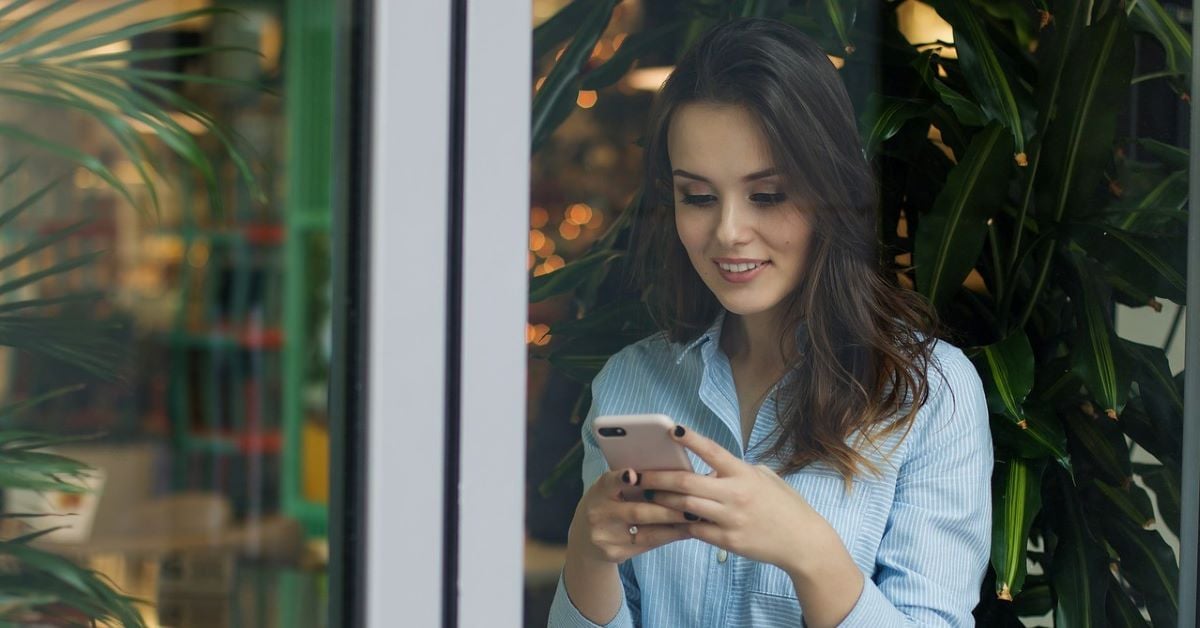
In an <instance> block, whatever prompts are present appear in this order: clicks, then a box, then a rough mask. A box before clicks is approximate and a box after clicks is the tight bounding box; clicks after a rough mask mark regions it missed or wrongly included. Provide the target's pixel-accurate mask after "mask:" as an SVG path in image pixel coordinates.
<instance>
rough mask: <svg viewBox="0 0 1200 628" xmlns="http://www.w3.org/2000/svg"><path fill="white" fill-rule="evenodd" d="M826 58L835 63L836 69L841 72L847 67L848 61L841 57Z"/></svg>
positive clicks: (831, 56) (830, 56)
mask: <svg viewBox="0 0 1200 628" xmlns="http://www.w3.org/2000/svg"><path fill="white" fill-rule="evenodd" d="M825 56H827V57H829V60H830V61H831V62H832V63H833V67H834V69H837V70H840V69H842V67H844V66H845V65H846V60H845V59H843V58H841V57H836V56H834V55H825Z"/></svg>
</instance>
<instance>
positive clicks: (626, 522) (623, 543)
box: [567, 469, 690, 563]
mask: <svg viewBox="0 0 1200 628" xmlns="http://www.w3.org/2000/svg"><path fill="white" fill-rule="evenodd" d="M637 480H638V474H637V472H636V471H634V470H633V469H618V470H615V471H609V472H607V473H605V474H603V475H601V476H600V477H599V478H597V479H596V482H595V483H593V484H592V486H591V488H589V489H588V490H587V492H586V493H584V494H583V497H582V498H581V499H580V500H579V505H578V506H577V507H576V508H575V516H574V518H573V519H572V520H571V528H570V531H569V532H568V537H567V551H568V553H575V554H576V556H577V557H579V558H586V559H588V560H589V562H591V561H595V562H606V563H620V562H623V561H625V560H627V559H629V558H630V557H633V556H637V555H638V554H641V553H643V552H646V551H649V550H652V549H654V548H656V547H659V546H662V545H666V544H667V543H671V542H674V541H678V540H681V539H686V538H690V535H689V534H688V532H687V530H686V527H685V526H683V525H680V524H686V523H689V522H688V520H687V519H685V518H684V516H683V514H682V513H680V512H679V511H677V510H672V509H670V508H667V507H665V506H660V505H658V504H655V503H652V502H646V501H642V502H636V501H626V500H625V499H624V498H623V497H622V495H621V489H622V488H628V487H631V486H634V485H636V484H637ZM633 525H636V526H637V528H638V532H637V535H636V539H635V538H634V535H631V534H630V533H629V527H630V526H633Z"/></svg>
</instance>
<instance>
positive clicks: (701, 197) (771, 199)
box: [683, 192, 787, 207]
mask: <svg viewBox="0 0 1200 628" xmlns="http://www.w3.org/2000/svg"><path fill="white" fill-rule="evenodd" d="M756 196H758V197H763V196H765V197H767V200H754V197H756ZM715 198H716V197H715V196H713V195H711V194H684V195H683V204H684V205H695V206H696V207H703V206H705V205H709V204H711V203H712V201H713V199H715ZM750 200H751V201H754V204H755V205H758V206H760V207H771V206H773V205H778V204H780V203H782V202H783V201H785V200H787V194H784V193H783V192H778V193H776V194H751V195H750Z"/></svg>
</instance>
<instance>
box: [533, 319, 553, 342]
mask: <svg viewBox="0 0 1200 628" xmlns="http://www.w3.org/2000/svg"><path fill="white" fill-rule="evenodd" d="M533 337H534V341H533V342H534V344H536V345H537V346H539V347H543V346H545V345H547V344H548V343H549V342H550V326H549V325H546V324H545V323H538V324H536V325H534V326H533Z"/></svg>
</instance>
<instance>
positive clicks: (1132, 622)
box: [1104, 582, 1150, 628]
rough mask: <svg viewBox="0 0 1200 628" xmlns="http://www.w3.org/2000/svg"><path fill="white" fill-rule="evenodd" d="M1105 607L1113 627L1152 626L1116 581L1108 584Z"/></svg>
mask: <svg viewBox="0 0 1200 628" xmlns="http://www.w3.org/2000/svg"><path fill="white" fill-rule="evenodd" d="M1104 609H1105V612H1107V613H1108V621H1109V623H1110V624H1111V625H1112V626H1113V628H1150V624H1148V623H1146V618H1144V617H1142V613H1141V611H1139V610H1138V608H1137V606H1135V605H1134V603H1133V601H1132V600H1130V599H1129V596H1128V595H1126V594H1125V592H1124V591H1122V590H1121V587H1120V585H1119V584H1118V583H1116V582H1111V583H1109V585H1108V595H1107V597H1106V598H1105V600H1104Z"/></svg>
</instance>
